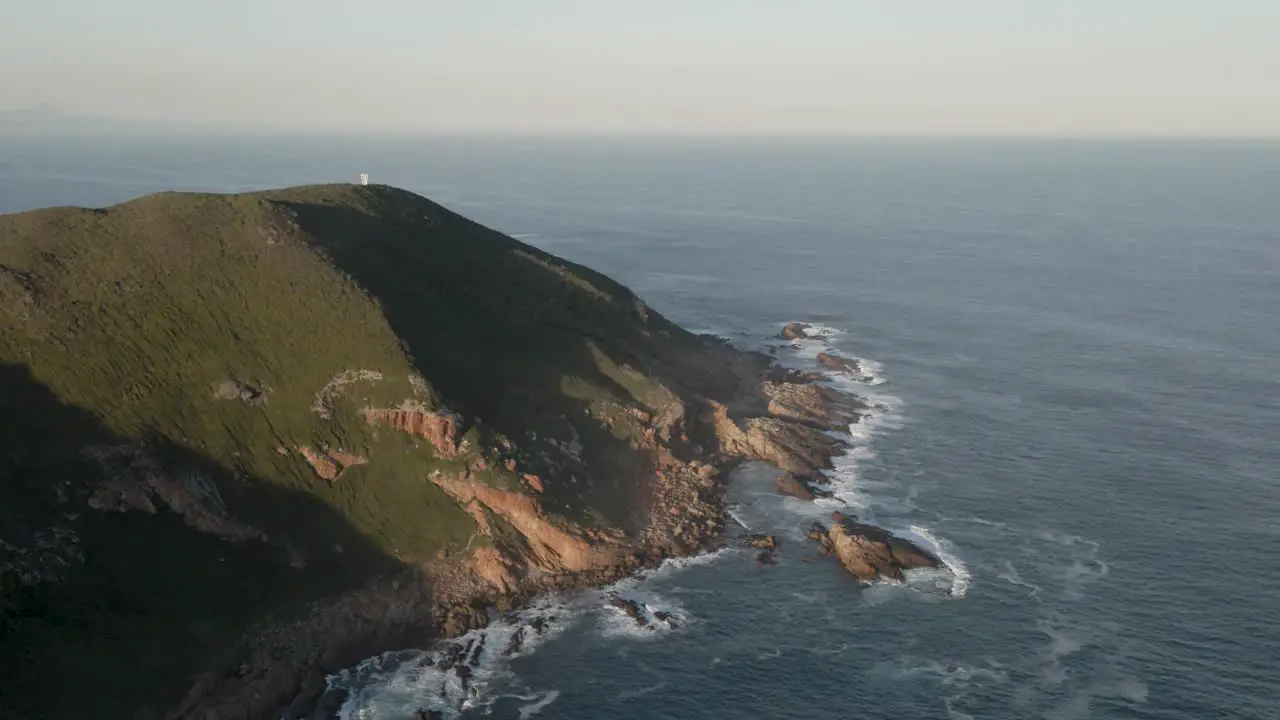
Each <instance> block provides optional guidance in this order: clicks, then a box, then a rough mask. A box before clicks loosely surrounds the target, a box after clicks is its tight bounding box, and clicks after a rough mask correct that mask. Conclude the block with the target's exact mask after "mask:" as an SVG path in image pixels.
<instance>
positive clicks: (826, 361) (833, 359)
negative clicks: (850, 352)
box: [818, 352, 863, 375]
mask: <svg viewBox="0 0 1280 720" xmlns="http://www.w3.org/2000/svg"><path fill="white" fill-rule="evenodd" d="M818 364H819V365H821V366H822V367H824V368H826V369H828V370H831V371H832V372H838V373H847V374H849V375H862V374H863V373H862V367H861V366H860V365H858V361H857V360H850V359H849V358H844V357H840V356H839V355H836V354H834V353H826V352H820V353H818Z"/></svg>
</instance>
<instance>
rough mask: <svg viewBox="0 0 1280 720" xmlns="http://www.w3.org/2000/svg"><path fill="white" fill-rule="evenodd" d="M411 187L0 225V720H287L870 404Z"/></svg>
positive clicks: (32, 218)
mask: <svg viewBox="0 0 1280 720" xmlns="http://www.w3.org/2000/svg"><path fill="white" fill-rule="evenodd" d="M769 364H770V363H769V360H768V358H767V357H765V356H762V355H756V354H749V353H742V352H740V351H737V350H735V349H733V348H731V347H729V346H727V345H725V344H723V343H721V342H719V341H715V340H710V339H707V338H702V337H698V336H694V335H691V334H690V333H687V332H685V331H683V330H681V329H680V328H678V327H676V326H674V325H673V324H672V323H670V322H668V321H667V320H666V319H665V318H663V317H662V316H661V315H659V314H658V313H655V312H653V311H652V310H650V309H649V308H647V307H646V306H645V305H644V303H643V302H642V301H641V300H639V299H638V298H637V297H636V296H635V295H634V294H633V293H631V292H630V291H629V290H627V289H626V288H624V287H622V286H621V285H618V284H617V283H615V282H613V281H611V280H609V279H608V278H606V277H604V276H602V275H599V274H598V273H595V272H592V271H590V270H588V269H586V268H583V267H580V266H577V265H574V264H572V263H568V262H566V261H563V260H560V259H558V258H555V257H553V256H551V255H548V254H546V253H543V252H541V251H539V250H536V249H534V248H532V247H529V246H526V245H523V244H521V243H519V242H517V241H516V240H513V239H511V238H509V237H506V236H504V235H501V234H500V233H497V232H494V231H492V230H489V229H487V228H484V227H482V226H480V225H477V224H475V223H473V222H471V221H468V220H466V219H465V218H462V217H460V216H458V215H455V214H453V213H451V212H449V211H448V210H445V209H444V208H442V207H440V206H438V205H436V204H434V203H432V202H430V201H428V200H426V199H424V198H421V197H418V196H415V195H412V194H410V193H407V192H404V191H400V190H396V189H392V188H387V187H379V186H373V187H350V186H320V187H308V188H295V189H289V190H281V191H272V192H265V193H252V194H243V195H225V196H223V195H198V194H177V193H167V194H161V195H155V196H148V197H145V198H141V199H139V200H136V201H133V202H130V203H126V204H123V205H119V206H115V207H112V208H107V209H100V210H87V209H78V208H56V209H49V210H43V211H38V212H33V213H25V214H20V215H10V216H3V217H0V613H2V614H0V622H3V625H2V626H0V633H2V640H3V642H2V643H0V665H2V666H3V667H4V668H5V672H4V673H0V715H2V716H4V717H5V718H37V717H41V718H44V717H83V716H85V714H86V712H87V709H86V706H85V702H86V701H85V698H92V700H91V709H92V714H93V715H94V716H95V717H130V718H148V717H154V718H160V717H209V718H213V717H237V718H244V717H250V718H258V717H264V718H265V717H278V716H279V715H280V714H281V712H282V711H284V710H285V708H286V706H289V705H290V703H291V702H292V703H294V705H293V707H294V709H295V710H297V711H298V712H302V711H303V710H305V709H307V708H309V707H310V705H309V703H313V702H314V700H315V698H316V696H318V695H319V692H320V690H322V689H323V683H322V682H321V680H322V678H323V675H324V673H325V672H332V671H334V670H337V669H339V668H341V667H342V666H344V665H346V664H349V663H351V662H353V661H355V660H358V659H360V658H361V657H363V656H367V655H369V654H372V653H374V652H378V651H380V650H383V649H386V648H387V647H390V646H395V645H404V644H411V643H413V642H422V641H424V640H425V638H427V637H429V636H431V635H432V634H438V633H454V632H457V631H460V630H462V629H465V628H467V627H469V626H471V625H473V624H475V623H477V622H480V621H482V619H483V608H484V607H486V606H487V605H490V604H493V603H506V602H519V600H520V599H521V598H524V597H528V596H529V595H531V594H533V593H537V592H540V591H543V590H546V589H549V588H553V587H563V586H567V585H575V584H585V583H595V582H601V581H604V580H607V579H610V578H613V577H617V576H618V575H620V574H622V573H625V572H628V571H629V570H631V569H634V568H635V567H637V566H639V565H641V564H645V563H651V562H655V561H657V560H658V559H660V558H662V557H663V556H666V555H669V554H678V553H685V552H691V551H693V550H695V549H697V548H698V547H700V546H702V545H703V544H704V543H705V542H706V541H707V539H708V538H711V537H714V536H715V535H716V534H717V533H719V532H720V531H721V529H722V520H721V513H720V508H719V504H718V484H717V480H716V478H717V477H718V476H720V475H721V473H722V472H723V471H724V470H725V469H727V468H728V466H729V464H731V463H732V462H734V461H736V460H739V459H744V458H760V459H766V460H769V461H770V462H774V463H776V464H777V465H779V466H780V467H783V468H784V469H786V470H789V471H792V472H795V473H798V474H802V475H803V474H808V473H813V472H815V471H816V470H817V469H819V468H821V467H824V466H825V465H827V464H828V462H829V458H830V455H831V453H832V452H834V451H835V450H836V449H837V448H838V445H837V443H836V441H834V440H831V439H830V438H829V437H828V436H827V435H825V434H824V432H823V430H824V429H826V428H830V427H835V426H838V425H839V424H841V423H845V422H848V420H849V419H850V418H852V417H854V416H855V415H856V412H857V409H858V408H857V407H856V406H854V405H852V404H850V403H849V402H848V401H845V400H841V399H839V398H837V397H835V396H830V395H828V394H827V393H825V391H823V390H821V389H820V388H817V387H816V386H812V385H810V384H808V383H809V381H810V380H811V378H805V377H795V376H787V375H786V374H785V373H779V372H776V371H775V372H773V373H769V372H767V371H768V370H769Z"/></svg>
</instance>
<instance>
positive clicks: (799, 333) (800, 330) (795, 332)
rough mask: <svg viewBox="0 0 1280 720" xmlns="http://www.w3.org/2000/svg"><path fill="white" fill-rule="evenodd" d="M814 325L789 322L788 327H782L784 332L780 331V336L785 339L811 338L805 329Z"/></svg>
mask: <svg viewBox="0 0 1280 720" xmlns="http://www.w3.org/2000/svg"><path fill="white" fill-rule="evenodd" d="M812 327H813V326H812V325H810V324H808V323H802V322H792V323H787V325H786V327H784V328H782V332H780V333H778V337H780V338H782V339H783V340H806V339H808V338H809V333H807V332H805V331H806V330H809V329H811V328H812Z"/></svg>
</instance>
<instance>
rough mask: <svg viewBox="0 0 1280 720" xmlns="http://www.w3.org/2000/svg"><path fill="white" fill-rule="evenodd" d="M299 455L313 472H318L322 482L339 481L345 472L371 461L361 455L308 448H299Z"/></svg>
mask: <svg viewBox="0 0 1280 720" xmlns="http://www.w3.org/2000/svg"><path fill="white" fill-rule="evenodd" d="M298 453H299V454H300V455H302V457H303V459H305V460H306V461H307V464H308V465H310V466H311V469H312V470H315V471H316V475H317V476H319V477H320V478H321V479H322V480H328V481H329V482H333V481H334V480H337V479H338V476H339V475H341V474H342V471H343V470H346V469H347V468H349V467H352V466H354V465H364V464H366V463H368V462H369V461H368V460H367V459H366V458H363V457H360V456H359V455H352V454H350V453H344V452H341V451H339V450H323V451H321V450H314V449H312V448H309V447H306V446H299V447H298Z"/></svg>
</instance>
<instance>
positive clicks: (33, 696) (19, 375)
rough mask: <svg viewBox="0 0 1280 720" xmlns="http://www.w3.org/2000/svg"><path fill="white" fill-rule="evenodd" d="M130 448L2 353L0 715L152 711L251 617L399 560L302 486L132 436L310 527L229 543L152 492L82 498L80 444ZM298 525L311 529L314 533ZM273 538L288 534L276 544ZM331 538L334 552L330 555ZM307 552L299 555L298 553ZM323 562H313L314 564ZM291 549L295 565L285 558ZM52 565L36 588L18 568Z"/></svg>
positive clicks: (168, 459) (90, 481)
mask: <svg viewBox="0 0 1280 720" xmlns="http://www.w3.org/2000/svg"><path fill="white" fill-rule="evenodd" d="M128 445H134V446H136V445H139V440H138V439H136V438H123V437H119V436H117V435H114V434H113V433H111V432H110V431H109V430H107V429H106V428H104V427H103V426H102V425H101V424H100V423H99V422H98V420H97V419H96V418H95V417H94V416H93V415H92V414H91V413H89V412H87V411H85V410H83V409H81V408H78V407H75V406H72V405H68V404H65V403H63V402H62V401H60V399H59V398H58V397H56V396H55V395H54V393H52V392H51V391H50V390H49V389H48V388H47V387H46V386H45V385H43V384H42V383H40V382H39V381H37V380H36V379H34V378H33V377H32V376H31V374H30V372H29V370H28V369H27V367H25V366H21V365H9V364H5V365H0V539H3V540H4V542H5V543H6V544H5V545H3V546H0V564H3V566H4V572H3V574H0V613H2V614H0V667H3V668H4V670H3V672H0V717H4V718H5V719H6V720H24V719H27V718H30V719H32V720H34V719H35V718H61V717H67V718H82V717H130V718H142V717H151V716H153V715H150V714H147V711H142V712H138V710H137V709H138V708H146V707H150V708H151V712H152V713H154V711H155V710H157V709H158V708H159V707H163V706H165V705H167V704H168V703H171V702H176V701H177V700H178V699H179V698H180V697H181V696H182V695H183V694H184V693H185V692H186V690H187V687H188V685H189V678H190V677H191V676H192V675H193V674H194V673H196V672H198V671H202V670H206V669H209V668H211V667H214V668H216V667H226V666H228V664H230V666H232V667H234V664H235V663H236V662H238V660H237V657H236V655H237V653H236V650H237V648H235V647H233V646H232V644H233V643H234V642H235V641H236V639H238V638H240V637H241V636H242V635H243V634H244V632H245V631H246V630H247V629H248V628H249V627H250V626H252V625H253V624H254V623H256V622H259V621H263V620H265V619H268V618H269V617H270V618H274V619H286V618H287V617H288V616H289V614H290V613H297V612H298V611H299V609H300V608H301V607H302V604H303V603H305V602H306V601H309V600H314V599H319V598H322V597H326V596H330V595H333V594H336V593H339V592H342V591H344V590H347V589H350V588H354V587H357V586H359V585H361V584H364V583H366V582H368V580H369V579H370V578H371V577H373V576H375V575H378V574H381V573H385V572H389V571H393V570H396V569H398V568H399V567H400V565H399V564H398V562H397V561H395V560H394V559H392V558H390V557H387V556H386V555H385V554H384V553H383V552H382V551H381V550H380V549H379V548H377V547H376V546H375V545H373V544H372V543H371V542H370V541H368V540H367V539H366V538H365V537H363V536H362V535H361V534H360V533H359V532H358V531H357V530H355V529H354V528H352V527H351V526H349V525H348V524H347V522H346V521H345V520H344V519H343V518H342V517H341V516H340V515H338V514H337V513H336V512H334V511H332V510H331V509H330V508H329V507H327V506H325V505H324V504H322V503H321V502H319V501H318V500H316V499H315V498H313V497H311V496H308V495H305V494H303V493H300V492H296V491H291V490H285V489H281V488H279V487H278V486H275V485H273V484H270V483H267V482H264V481H259V480H256V479H252V478H244V477H238V476H236V475H235V474H234V473H232V472H231V471H230V470H228V469H227V468H223V467H219V466H218V465H217V464H215V463H214V462H212V461H210V460H209V459H208V458H206V457H203V456H201V455H199V454H198V453H195V452H192V451H190V450H187V449H184V448H180V447H176V446H172V445H170V446H163V445H160V444H158V443H157V442H156V441H154V440H150V441H143V442H142V446H144V447H145V449H146V452H147V454H148V455H150V456H152V457H156V458H161V459H162V460H163V464H164V468H165V471H166V472H173V473H186V472H200V473H203V474H204V475H205V477H209V478H212V479H213V480H214V482H215V485H217V486H221V487H224V488H225V487H229V485H228V484H229V483H241V484H247V485H248V487H249V488H250V492H248V493H246V494H247V495H250V496H251V497H253V498H254V501H255V502H261V503H273V504H284V505H287V506H288V507H289V508H290V517H291V521H292V522H293V523H296V524H297V525H298V526H300V527H305V528H308V529H309V530H310V532H308V533H305V534H301V535H298V536H297V537H300V538H303V539H302V540H297V539H296V538H294V537H290V536H289V533H288V529H287V528H286V529H278V528H272V529H266V528H263V530H267V531H268V534H269V535H270V540H269V541H268V542H262V541H256V540H255V541H248V542H245V543H243V544H239V545H236V544H232V543H230V542H227V541H224V540H221V539H219V538H217V537H214V536H212V535H208V534H204V533H201V532H198V531H196V530H195V529H193V528H191V527H189V526H188V525H187V524H186V522H184V520H183V518H182V517H181V516H179V515H178V514H176V513H174V512H171V511H170V510H169V509H168V508H167V507H166V506H165V505H164V503H163V502H161V501H160V500H159V499H158V498H156V499H154V505H155V506H156V507H157V508H158V509H157V511H156V512H155V513H154V514H148V513H147V512H144V511H141V510H132V511H128V512H118V513H117V512H112V513H107V512H101V511H98V510H93V509H90V508H88V506H87V499H88V497H89V496H90V495H91V494H92V493H93V492H94V490H95V489H97V488H98V487H100V483H101V482H102V478H103V474H102V471H101V469H100V468H99V466H98V465H97V463H96V462H95V461H93V460H92V459H90V458H88V457H86V456H85V454H84V453H83V452H82V450H83V449H84V448H86V447H102V446H108V447H114V446H128ZM307 538H323V542H324V543H325V545H324V546H323V547H321V546H319V545H318V541H315V540H307ZM286 541H287V543H288V545H289V547H288V549H287V550H286V548H285V544H286ZM332 544H341V545H342V546H343V548H344V552H343V553H342V554H340V555H335V554H333V553H332V552H331V549H332ZM300 557H301V558H306V557H311V558H312V562H310V563H309V564H308V565H307V566H306V567H298V566H297V565H298V560H299V558H300ZM320 560H323V562H320ZM291 561H292V564H291ZM37 575H44V576H54V577H57V578H59V581H58V582H41V583H36V584H33V585H26V584H20V583H18V582H16V581H17V580H18V578H19V576H27V577H31V576H37Z"/></svg>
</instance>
